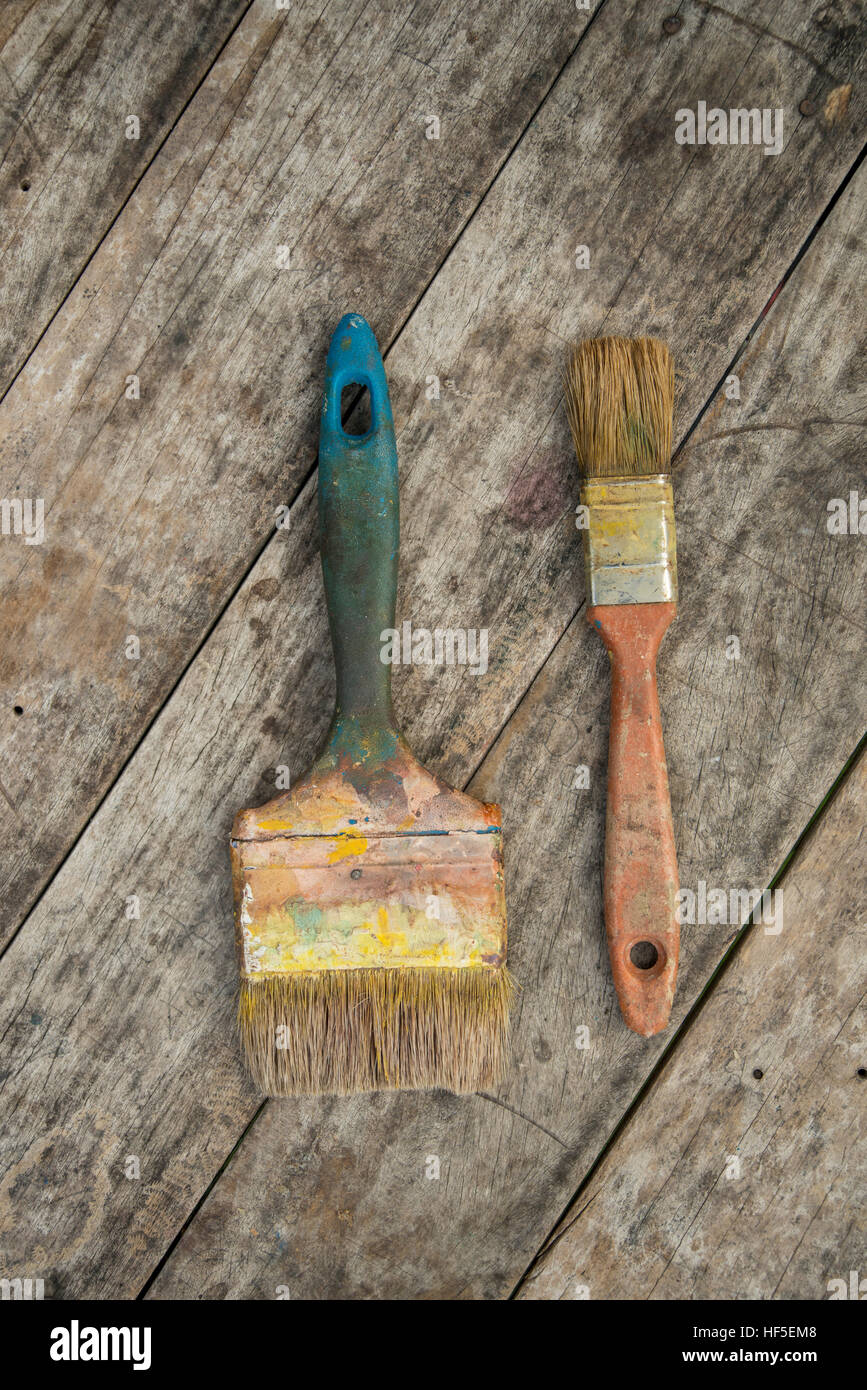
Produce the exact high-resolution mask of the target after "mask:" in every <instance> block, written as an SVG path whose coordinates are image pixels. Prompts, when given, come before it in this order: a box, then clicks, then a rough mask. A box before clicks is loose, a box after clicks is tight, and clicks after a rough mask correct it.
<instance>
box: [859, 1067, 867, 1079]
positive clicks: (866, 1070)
mask: <svg viewBox="0 0 867 1390" xmlns="http://www.w3.org/2000/svg"><path fill="white" fill-rule="evenodd" d="M858 1075H859V1076H860V1078H861V1080H862V1081H863V1080H864V1079H865V1078H867V1067H859V1068H858Z"/></svg>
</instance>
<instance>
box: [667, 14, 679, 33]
mask: <svg viewBox="0 0 867 1390" xmlns="http://www.w3.org/2000/svg"><path fill="white" fill-rule="evenodd" d="M682 23H683V20H682V19H680V18H679V16H678V15H676V14H670V15H669V16H668V18H667V19H664V20H663V21H662V28H663V32H664V33H666V34H676V33H677V31H678V29H679V28H680V26H681V24H682Z"/></svg>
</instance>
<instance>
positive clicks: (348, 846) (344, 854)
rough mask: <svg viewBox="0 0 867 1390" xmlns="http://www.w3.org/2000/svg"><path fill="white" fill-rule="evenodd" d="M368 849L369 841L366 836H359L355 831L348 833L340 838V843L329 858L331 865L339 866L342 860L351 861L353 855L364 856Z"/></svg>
mask: <svg viewBox="0 0 867 1390" xmlns="http://www.w3.org/2000/svg"><path fill="white" fill-rule="evenodd" d="M366 849H367V840H366V838H365V837H364V835H358V834H356V833H355V832H353V831H347V833H346V834H345V835H341V836H340V843H339V844H338V845H337V848H336V849H333V850H332V851H331V853H330V854H329V856H328V862H329V864H337V863H339V862H340V860H341V859H349V858H350V856H351V855H353V854H364V851H365V850H366Z"/></svg>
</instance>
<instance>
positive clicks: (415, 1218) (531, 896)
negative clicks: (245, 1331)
mask: <svg viewBox="0 0 867 1390" xmlns="http://www.w3.org/2000/svg"><path fill="white" fill-rule="evenodd" d="M864 183H865V179H864V175H863V173H862V175H861V176H860V179H859V182H858V184H853V185H851V186H850V189H849V190H848V191H847V193H846V195H845V196H844V198H843V199H841V201H840V203H838V205H837V207H836V208H835V210H834V213H833V214H832V216H831V218H830V219H829V221H828V222H827V223H826V225H825V227H824V228H823V229H822V233H821V234H820V236H819V237H818V239H817V240H816V242H815V243H814V244H813V246H812V248H811V250H810V252H809V253H808V255H807V257H806V258H805V260H804V261H803V262H802V263H801V265H800V266H799V267H798V270H797V271H796V273H795V275H794V276H793V277H792V279H791V280H790V282H789V283H788V284H787V286H786V288H785V289H784V290H783V291H782V292H781V294H780V296H779V297H778V299H777V301H776V303H775V304H774V306H773V309H772V310H771V312H770V313H769V315H768V316H767V318H766V319H765V321H764V324H763V325H762V327H761V329H760V331H759V332H758V333H757V334H756V336H755V338H754V340H753V342H752V343H751V345H750V348H749V351H748V353H747V354H746V355H745V357H744V359H743V360H742V361H741V362H739V363H738V370H739V372H740V376H741V393H742V394H741V401H740V402H734V401H728V400H727V399H726V398H725V397H724V396H721V398H720V399H717V400H716V401H715V402H714V405H713V409H712V410H711V412H709V414H708V416H707V418H706V420H705V422H704V423H703V425H702V426H701V428H700V429H699V431H698V432H697V434H696V436H695V437H694V438H693V440H692V441H691V444H690V447H689V449H688V450H687V451H686V452H685V453H684V454H683V455H682V456H681V458H680V459H679V461H678V467H677V470H676V480H675V499H676V501H675V505H676V513H677V518H678V545H679V561H680V576H681V600H680V616H679V618H678V620H677V621H676V623H675V624H674V625H673V627H672V628H671V630H670V632H669V635H668V636H667V638H666V642H665V643H664V645H663V647H662V650H661V653H660V663H659V670H660V691H661V703H662V709H663V720H664V723H665V736H666V748H667V752H668V759H669V768H670V772H671V786H672V803H673V810H674V814H675V836H676V842H677V846H678V851H679V860H680V873H681V884H682V885H683V886H684V887H691V888H692V890H693V891H694V892H695V893H696V894H698V893H699V892H700V891H701V889H700V884H701V883H702V882H704V884H705V890H707V889H709V888H714V887H716V888H721V889H724V890H725V892H726V895H727V900H728V902H730V898H731V891H732V889H734V890H736V891H738V892H741V891H747V890H761V889H763V888H764V887H765V886H766V884H767V883H768V882H769V881H770V879H771V876H772V874H773V872H774V871H775V869H776V867H777V866H778V865H779V864H780V863H781V862H782V860H783V858H784V856H785V854H786V853H787V852H788V850H789V848H790V847H791V845H792V844H793V843H794V841H795V839H796V838H797V835H798V833H799V832H800V830H801V828H802V827H803V825H804V824H806V822H807V820H808V819H809V817H810V814H811V812H812V810H813V808H814V807H815V806H816V805H817V804H818V802H819V801H820V799H821V797H822V795H823V793H824V791H825V790H826V789H827V787H828V786H829V785H830V784H831V783H832V781H833V779H834V776H835V774H836V772H837V771H838V769H839V768H840V767H841V766H842V764H843V762H844V760H845V758H846V756H847V755H848V753H849V752H850V750H851V749H852V747H853V746H854V744H855V743H856V742H857V739H858V736H859V734H860V733H861V731H862V730H863V729H864V727H865V724H867V702H865V689H867V682H865V644H864V633H863V627H861V626H859V625H856V624H855V622H854V621H853V619H852V617H851V616H849V614H848V609H849V594H850V592H851V591H853V590H854V591H855V592H859V593H860V592H863V586H864V582H865V578H867V575H865V569H867V556H865V550H864V546H863V544H862V543H861V540H862V538H860V537H858V536H855V535H846V536H836V537H831V536H829V535H828V533H827V531H826V518H827V509H826V508H827V499H828V498H829V497H833V496H837V495H839V494H840V492H841V491H842V490H845V489H846V488H847V487H848V486H849V484H850V482H851V481H852V480H853V479H856V478H857V477H858V476H859V469H860V458H861V453H860V449H861V444H860V439H861V430H862V426H861V425H860V424H859V421H860V420H861V418H862V417H861V414H860V413H859V408H860V404H861V402H860V395H861V391H862V387H861V377H860V375H859V372H858V369H857V366H856V364H857V362H858V360H859V358H860V355H861V351H862V349H861V346H860V343H861V342H862V341H863V328H862V327H861V326H860V325H858V326H856V320H855V317H854V315H855V314H856V313H857V311H856V310H854V309H853V307H852V303H851V295H850V291H849V288H848V282H849V281H850V278H851V279H855V278H857V276H858V274H859V267H860V266H861V265H862V264H863V259H864V256H865V245H864ZM844 256H845V258H846V263H847V265H848V274H845V275H843V274H841V273H840V267H841V262H842V260H843V258H844ZM832 325H836V328H837V330H838V331H837V332H832ZM844 325H845V327H844ZM820 346H821V348H822V351H818V350H817V349H818V348H819V347H820ZM829 400H833V401H834V415H835V418H836V419H837V420H838V421H839V422H840V423H837V424H835V425H832V426H828V427H827V428H826V430H825V431H824V432H823V434H822V436H821V439H820V440H818V441H817V439H816V436H815V432H814V431H813V430H811V429H810V428H809V427H804V428H802V427H801V426H800V424H799V421H800V420H801V419H804V420H809V419H811V418H812V417H813V416H814V415H815V414H818V412H819V409H820V408H822V409H824V408H825V406H826V404H827V402H828V401H829ZM727 413H728V416H730V417H731V418H733V419H736V420H737V421H738V422H739V424H740V425H741V426H745V427H747V428H746V431H745V433H744V444H743V452H742V453H740V454H739V455H734V454H733V452H732V449H731V444H730V440H729V439H728V438H715V436H716V435H718V434H719V433H720V420H721V419H725V418H726V417H727ZM770 413H773V415H774V418H777V419H783V420H785V421H786V422H787V424H788V425H789V426H790V428H788V429H786V430H779V431H766V430H761V429H757V430H755V431H752V432H751V431H750V430H749V426H750V424H751V423H758V422H760V421H761V420H763V419H764V418H766V417H767V415H768V414H770ZM748 440H749V447H747V441H748ZM763 528H764V531H765V533H766V534H767V535H768V536H769V537H775V538H776V540H775V543H774V546H773V547H772V548H770V549H769V552H768V553H767V554H765V555H761V554H760V553H759V554H755V555H754V554H753V553H752V551H753V541H752V535H753V531H754V530H755V529H758V530H759V532H761V530H762V529H763ZM783 540H784V541H785V544H786V546H790V547H792V548H793V551H794V553H793V555H792V557H791V559H792V569H793V573H794V572H796V573H797V579H792V578H790V577H788V576H787V575H786V574H785V573H783V572H780V571H779V570H778V569H777V568H776V565H775V560H776V557H777V555H778V552H779V549H780V545H781V541H783ZM573 544H575V545H576V547H577V545H578V544H579V541H578V537H577V535H576V536H574V539H573ZM738 635H739V640H740V644H741V655H740V657H739V659H729V657H728V655H727V651H734V650H735V649H734V647H732V645H731V642H730V639H731V637H732V636H738ZM278 640H279V639H278ZM606 667H607V661H606V658H605V655H604V651H603V649H602V645H601V643H600V642H599V641H598V639H597V638H596V637H595V635H594V634H593V632H592V631H591V630H590V629H589V627H588V626H587V624H586V622H585V620H584V615H583V613H581V614H579V615H578V616H577V617H576V618H575V620H574V621H573V622H572V624H571V625H570V627H569V629H568V630H567V632H566V634H565V635H564V637H563V639H562V640H561V641H560V642H559V644H558V646H557V648H556V650H555V651H554V653H553V655H552V656H551V658H550V659H549V661H548V662H547V663H546V665H545V667H544V668H543V670H542V671H541V672H540V673H539V675H538V677H537V678H536V680H535V681H534V683H533V685H532V687H531V689H530V691H529V692H528V694H527V695H526V697H525V698H524V699H523V701H522V702H521V704H520V706H519V708H518V710H517V712H516V713H515V715H514V716H513V717H512V719H511V720H510V721H509V723H508V724H507V726H506V728H505V729H504V731H503V733H502V734H501V736H500V737H499V739H498V740H497V742H496V744H495V745H494V747H493V750H492V751H491V753H490V754H489V755H488V757H487V758H486V759H485V761H484V763H483V765H482V767H481V769H480V771H479V773H478V774H477V776H476V777H474V778H473V780H472V781H471V783H470V790H471V791H472V792H473V793H474V794H475V795H477V796H483V797H486V798H494V799H496V800H499V801H500V802H501V804H502V806H503V815H504V826H505V848H506V873H507V897H508V905H509V914H510V948H509V949H510V964H511V968H512V970H513V971H514V972H515V975H516V978H517V980H518V982H519V985H520V987H521V991H520V994H519V999H518V1008H517V1017H516V1038H515V1058H514V1065H513V1068H512V1072H511V1074H510V1077H509V1080H508V1082H507V1084H506V1085H505V1086H504V1087H503V1088H502V1089H501V1090H500V1091H499V1092H498V1094H497V1095H491V1096H486V1097H479V1098H478V1099H477V1100H476V1101H474V1102H472V1103H468V1104H466V1105H461V1104H459V1103H457V1102H455V1101H454V1100H453V1099H451V1098H449V1097H444V1096H431V1097H427V1098H423V1099H420V1098H418V1097H412V1096H397V1097H391V1098H388V1097H386V1098H382V1099H381V1100H380V1101H379V1102H378V1103H377V1106H376V1107H366V1106H365V1105H363V1104H361V1103H359V1104H355V1103H350V1104H348V1105H346V1106H340V1105H338V1104H336V1103H334V1102H323V1103H322V1104H321V1105H320V1106H319V1107H318V1108H315V1107H312V1106H311V1107H309V1108H307V1109H300V1110H299V1109H298V1108H296V1107H294V1106H293V1105H291V1104H290V1103H282V1102H276V1103H270V1104H268V1105H267V1107H266V1108H265V1110H264V1111H263V1113H262V1114H261V1115H260V1116H259V1118H258V1119H257V1121H256V1124H255V1125H254V1126H253V1128H252V1129H251V1131H250V1132H249V1133H248V1134H247V1135H246V1137H245V1140H244V1143H243V1145H242V1146H241V1148H240V1149H239V1151H238V1152H237V1153H236V1154H235V1155H234V1156H233V1159H232V1161H231V1163H230V1165H229V1167H228V1169H227V1170H226V1173H225V1175H224V1176H223V1177H222V1178H221V1179H220V1181H219V1182H218V1183H217V1185H216V1187H215V1188H214V1190H213V1191H212V1192H211V1193H210V1194H209V1196H208V1198H207V1200H206V1201H205V1203H204V1205H203V1206H202V1209H201V1211H200V1212H199V1213H198V1214H197V1216H196V1217H195V1219H194V1220H193V1222H192V1223H191V1225H190V1227H189V1229H188V1230H187V1231H186V1233H185V1234H184V1236H183V1238H182V1240H181V1242H180V1243H179V1245H178V1246H177V1248H176V1249H175V1251H174V1252H173V1254H172V1256H171V1258H170V1259H169V1261H168V1262H167V1264H166V1266H165V1267H164V1268H163V1270H162V1271H161V1273H160V1275H159V1278H158V1279H157V1280H156V1282H155V1284H154V1285H153V1288H152V1290H151V1295H152V1296H155V1297H164V1298H172V1297H175V1298H178V1297H181V1298H190V1297H197V1296H202V1294H203V1292H205V1293H207V1294H212V1295H213V1296H215V1297H229V1298H239V1297H240V1298H257V1297H262V1298H265V1297H273V1296H274V1289H275V1288H276V1286H277V1284H280V1283H285V1284H286V1285H288V1287H290V1288H291V1290H292V1291H293V1295H294V1296H297V1297H315V1298H324V1297H328V1298H355V1297H361V1298H367V1297H393V1298H419V1297H430V1298H436V1297H441V1298H450V1299H451V1298H461V1297H503V1296H506V1295H507V1294H508V1293H509V1291H510V1289H511V1288H513V1287H514V1283H515V1282H516V1280H517V1278H518V1277H520V1273H521V1272H522V1269H521V1266H522V1262H523V1261H525V1260H526V1264H525V1265H524V1268H526V1265H528V1264H529V1263H530V1262H531V1260H532V1258H533V1254H534V1253H535V1250H536V1249H537V1248H538V1245H539V1240H540V1232H541V1230H542V1229H543V1227H544V1226H545V1224H546V1222H547V1221H548V1220H549V1219H550V1217H551V1216H552V1215H554V1216H555V1219H556V1215H557V1214H559V1213H560V1212H561V1211H562V1210H563V1208H564V1207H565V1206H566V1204H567V1202H568V1200H569V1198H570V1197H571V1195H572V1193H573V1192H574V1191H575V1188H576V1186H577V1185H578V1182H579V1180H580V1178H581V1177H582V1176H583V1175H584V1174H585V1173H586V1172H587V1170H588V1168H589V1167H590V1165H591V1164H592V1162H593V1161H594V1160H595V1158H596V1155H597V1154H598V1153H599V1151H600V1150H601V1148H602V1147H603V1146H604V1144H605V1142H606V1140H607V1138H608V1137H609V1135H610V1134H611V1133H612V1131H613V1129H614V1128H615V1126H616V1125H617V1123H618V1121H619V1120H620V1118H621V1116H622V1115H623V1113H624V1112H625V1110H626V1109H627V1108H628V1106H629V1103H630V1102H631V1101H632V1099H633V1097H634V1096H635V1094H636V1092H637V1090H638V1089H639V1088H640V1086H641V1084H642V1083H643V1082H644V1081H645V1079H646V1078H647V1076H648V1075H649V1073H650V1071H651V1069H652V1067H653V1065H654V1064H655V1062H656V1060H657V1059H658V1057H659V1055H660V1052H661V1050H662V1048H663V1047H664V1046H665V1044H666V1042H667V1041H668V1039H669V1038H670V1036H671V1034H668V1035H663V1036H662V1037H661V1038H659V1039H656V1040H653V1042H650V1043H648V1042H643V1041H641V1040H639V1039H637V1038H636V1036H635V1035H634V1034H631V1033H629V1032H628V1031H627V1030H626V1028H625V1027H624V1026H623V1024H622V1022H621V1020H620V1017H619V1011H618V1008H617V1003H616V999H615V996H614V990H613V987H612V984H611V979H610V970H609V966H608V960H607V950H606V946H605V935H604V927H603V920H602V835H603V824H604V787H605V764H606V736H607V717H608V711H607V705H608V681H607V673H606ZM425 718H426V711H419V713H418V714H417V715H416V716H415V718H412V717H410V727H411V730H412V733H413V735H415V730H416V727H417V726H418V725H419V724H422V725H423V723H424V721H425ZM580 766H586V767H587V768H588V769H589V783H590V785H589V787H588V789H587V790H580V789H575V773H576V768H578V767H580ZM736 906H737V907H738V908H739V907H740V900H738V902H737V905H736ZM742 920H745V913H744V914H743V916H742V915H741V914H740V912H737V911H736V913H735V915H734V916H733V917H732V918H731V920H729V921H727V922H723V923H721V924H719V925H717V924H714V923H713V922H710V923H707V924H702V923H700V922H696V923H694V924H689V923H687V924H685V925H684V927H683V929H682V931H683V946H682V957H681V972H680V981H679V990H678V995H677V999H676V1004H675V1025H676V1024H677V1023H679V1022H680V1021H681V1020H682V1019H683V1017H684V1015H685V1014H686V1012H687V1010H688V1009H689V1007H690V1006H691V1005H692V1003H693V1002H694V1000H695V999H696V998H697V996H698V994H699V993H700V991H701V990H702V988H703V987H704V985H705V984H706V982H707V980H708V977H709V975H710V974H711V972H712V970H713V969H714V968H715V967H716V965H717V964H718V962H719V960H720V958H721V956H722V954H723V953H724V951H725V950H726V949H727V948H728V946H729V945H730V944H731V942H732V940H733V939H734V937H735V935H736V934H737V932H738V930H739V928H740V925H741V921H742ZM763 1016H764V1015H763ZM760 1026H761V1025H760V1024H757V1027H760ZM579 1030H580V1031H579ZM583 1030H586V1033H585V1032H584V1031H583ZM578 1043H581V1044H582V1046H581V1047H580V1048H579V1046H577V1044H578ZM313 1134H315V1135H316V1136H317V1137H316V1141H315V1142H312V1141H311V1136H312V1135H313ZM428 1155H435V1156H438V1157H439V1160H440V1163H441V1170H442V1175H443V1176H442V1177H441V1178H440V1180H439V1182H437V1181H434V1180H429V1179H427V1178H426V1177H425V1171H426V1159H427V1156H428ZM554 1224H555V1222H554V1221H552V1222H551V1227H553V1225H554ZM513 1273H515V1278H514V1279H513V1278H512V1274H513ZM510 1281H511V1282H510Z"/></svg>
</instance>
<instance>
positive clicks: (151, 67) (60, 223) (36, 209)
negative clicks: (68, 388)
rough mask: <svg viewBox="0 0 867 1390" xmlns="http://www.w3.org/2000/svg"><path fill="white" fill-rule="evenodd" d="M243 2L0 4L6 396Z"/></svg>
mask: <svg viewBox="0 0 867 1390" xmlns="http://www.w3.org/2000/svg"><path fill="white" fill-rule="evenodd" d="M248 4H249V0H192V3H186V4H183V5H166V4H162V3H160V0H115V3H111V4H109V3H99V4H93V3H92V0H63V2H62V3H55V2H54V0H51V2H49V3H41V4H37V5H33V4H27V5H6V6H5V7H4V11H3V14H2V15H0V225H2V228H3V231H2V238H0V244H2V253H0V254H2V257H3V280H2V297H0V395H2V393H3V392H4V391H6V389H7V388H8V386H9V383H10V382H11V381H12V379H13V378H14V376H15V373H16V372H17V371H18V369H19V367H20V366H21V364H22V362H23V361H24V360H25V358H26V357H27V354H28V353H29V352H30V351H31V349H32V348H33V346H34V344H35V343H36V342H37V340H38V338H39V335H40V334H41V333H42V331H43V329H44V328H45V325H46V324H47V323H48V322H49V320H50V319H51V316H52V314H54V312H55V310H56V309H57V307H58V305H59V304H60V303H61V302H62V300H63V298H64V297H65V295H66V294H67V293H68V291H69V288H70V286H71V285H72V284H73V282H74V281H75V279H76V277H77V276H78V275H79V274H80V273H81V270H82V269H83V267H84V265H85V264H86V262H87V259H88V257H89V256H90V255H91V253H92V251H93V250H94V248H95V247H96V246H97V245H98V243H99V241H100V240H101V238H102V237H103V236H104V235H105V232H106V231H107V229H108V228H109V227H110V225H111V223H112V221H113V219H114V218H115V216H116V215H117V213H118V211H119V209H120V208H121V207H122V206H123V204H124V202H125V201H126V199H127V198H128V197H129V194H130V191H131V189H132V188H133V187H134V185H135V183H136V181H137V179H138V178H139V177H140V176H141V174H142V173H143V171H144V170H145V169H146V168H147V166H148V164H149V163H150V161H151V159H152V158H153V156H154V153H155V151H156V150H157V149H158V148H159V145H160V143H161V141H162V140H163V139H164V138H165V135H166V134H167V132H168V131H169V130H170V129H171V126H172V125H173V123H174V121H175V120H176V119H177V117H178V115H179V114H180V112H181V111H182V110H183V108H184V106H185V105H186V103H187V102H188V101H189V99H190V97H191V96H192V94H193V92H194V91H195V89H196V87H197V86H198V84H199V82H200V81H201V79H202V77H203V76H204V74H205V73H206V72H207V71H208V68H209V67H210V66H211V64H212V62H213V61H214V58H215V57H216V55H217V53H218V52H219V51H220V49H221V48H222V46H223V44H224V43H225V41H226V39H227V38H228V36H229V34H230V33H231V31H232V28H233V27H234V25H235V24H236V23H237V21H238V20H239V19H240V17H241V15H242V14H243V13H244V10H245V9H246V8H247V7H248ZM130 116H134V117H135V118H136V119H137V121H138V131H137V133H136V131H135V128H134V127H133V126H131V125H130V126H128V125H127V119H128V117H130Z"/></svg>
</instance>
